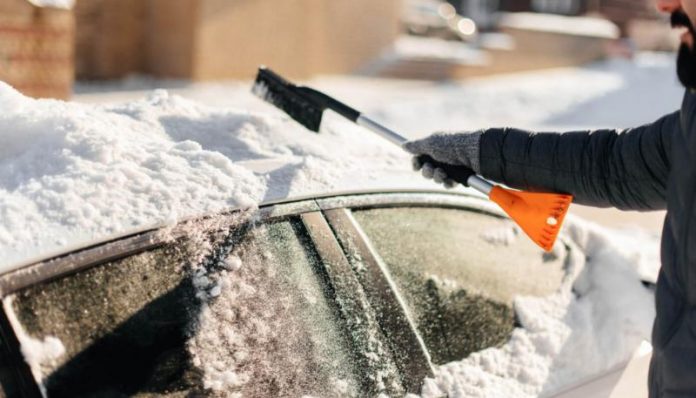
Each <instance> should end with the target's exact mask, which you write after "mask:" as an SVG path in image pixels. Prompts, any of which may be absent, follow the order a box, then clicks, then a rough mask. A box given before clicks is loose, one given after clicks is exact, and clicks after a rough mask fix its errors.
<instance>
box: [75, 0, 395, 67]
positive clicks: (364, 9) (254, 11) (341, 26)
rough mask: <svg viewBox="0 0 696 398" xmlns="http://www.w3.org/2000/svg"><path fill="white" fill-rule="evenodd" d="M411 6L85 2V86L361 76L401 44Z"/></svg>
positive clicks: (386, 1)
mask: <svg viewBox="0 0 696 398" xmlns="http://www.w3.org/2000/svg"><path fill="white" fill-rule="evenodd" d="M400 6H401V0H380V1H378V2H375V1H373V0H282V1H279V0H234V1H230V0H78V3H77V16H78V41H77V42H78V54H77V58H78V65H79V67H78V76H79V77H85V78H119V77H123V76H125V75H127V74H129V73H147V74H152V75H155V76H160V77H174V78H187V79H194V80H210V79H230V78H250V77H252V76H253V75H254V74H255V71H256V68H257V66H258V65H259V64H266V65H268V66H269V67H274V68H277V69H278V70H280V71H282V72H283V73H285V74H287V75H288V76H290V77H308V76H310V75H313V74H316V73H345V72H351V71H354V70H356V69H357V68H359V67H360V66H362V65H364V64H366V63H367V62H368V61H369V60H370V59H371V58H372V57H374V56H376V55H378V54H379V53H380V52H381V51H382V50H383V49H384V48H385V47H387V46H389V45H390V44H391V43H392V42H393V41H394V40H395V38H396V36H397V35H398V29H399V24H398V20H399V13H400V11H401V8H400Z"/></svg>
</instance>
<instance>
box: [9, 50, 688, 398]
mask: <svg viewBox="0 0 696 398" xmlns="http://www.w3.org/2000/svg"><path fill="white" fill-rule="evenodd" d="M280 72H282V71H280ZM311 84H312V85H315V86H317V87H318V88H320V89H325V90H326V91H328V92H330V93H332V94H335V95H336V96H337V97H339V98H342V99H345V100H346V101H347V102H349V103H351V104H354V105H355V106H356V107H358V108H360V109H363V110H365V111H367V113H369V114H370V115H372V116H374V117H375V118H376V119H378V120H382V121H384V122H385V123H386V124H387V125H389V126H392V127H394V128H395V129H397V130H399V131H401V132H403V133H404V134H406V135H409V136H411V137H418V136H423V135H426V134H428V133H430V132H432V131H436V130H470V129H476V128H481V127H486V126H504V125H514V126H517V127H523V128H530V129H535V130H571V129H577V128H593V127H629V126H634V125H637V124H641V123H645V122H650V121H652V120H654V119H656V118H658V117H659V116H661V115H662V114H664V113H667V112H671V111H673V110H674V109H677V108H678V106H679V102H680V98H681V93H682V90H681V89H680V88H679V86H678V84H677V82H676V79H675V77H674V63H673V61H672V56H671V55H655V54H645V55H641V56H639V57H638V58H637V59H636V60H635V61H623V60H616V61H608V62H603V63H599V64H596V65H592V66H590V67H586V68H569V69H559V70H554V71H545V72H533V73H525V74H519V75H510V76H501V77H495V78H489V79H477V80H473V81H469V82H458V83H427V82H404V81H388V80H379V79H369V78H340V77H333V78H332V77H324V78H319V79H316V80H314V81H312V82H311ZM160 85H164V86H168V87H169V88H170V93H167V92H164V91H156V92H148V91H147V90H143V89H144V88H148V87H152V88H154V87H156V86H160ZM249 86H250V83H248V82H245V83H239V82H230V83H215V84H195V85H189V84H186V83H182V82H157V81H152V80H147V79H142V78H135V79H131V80H128V81H126V82H125V83H123V82H121V83H118V84H116V85H113V84H111V85H109V84H107V85H80V86H78V95H76V100H77V101H78V102H77V103H63V102H60V101H47V100H43V101H35V100H31V99H28V98H25V97H22V96H21V95H19V94H18V93H16V92H14V91H13V90H11V89H10V88H8V87H7V86H0V106H2V109H3V114H2V115H0V132H1V133H0V163H1V164H0V219H1V220H2V223H0V252H2V253H3V254H4V255H3V256H2V257H3V258H2V260H0V261H2V264H0V267H4V269H5V270H6V269H8V267H10V266H12V265H11V264H15V265H16V264H19V263H21V262H22V261H25V262H26V261H27V258H30V257H34V258H36V257H41V256H45V255H46V254H48V253H49V252H51V251H61V250H65V249H66V248H68V247H71V246H72V247H74V246H79V245H84V244H86V243H87V242H90V241H94V240H100V239H104V238H106V237H108V236H112V235H114V234H119V233H124V232H127V231H131V230H134V229H142V228H144V227H148V226H153V225H161V224H167V223H172V222H173V221H174V220H176V219H180V218H182V217H188V216H193V215H196V214H200V213H205V212H211V211H216V210H220V209H223V208H228V207H253V206H254V205H255V204H257V203H259V202H260V201H264V200H272V199H275V198H281V197H285V196H294V195H301V194H306V193H312V192H314V193H316V192H318V191H326V190H330V189H342V188H366V187H368V186H370V185H372V186H377V185H381V184H387V185H388V183H387V182H385V181H384V180H381V179H380V175H383V173H382V172H381V171H382V170H389V172H390V173H392V174H390V175H398V176H404V179H405V180H404V181H408V183H409V184H411V185H412V186H413V184H416V182H415V181H416V180H417V181H421V179H419V178H418V177H417V176H416V175H415V174H414V173H410V172H409V170H408V157H407V156H406V155H405V154H403V153H401V152H400V151H399V149H398V148H395V147H393V146H390V145H389V144H385V143H383V142H382V141H381V139H379V138H377V137H375V136H373V135H372V134H370V133H366V132H365V131H363V130H361V129H359V128H357V127H355V126H353V125H351V124H349V123H346V122H343V121H340V120H337V119H336V118H331V117H330V118H329V120H328V121H327V126H326V128H325V129H324V131H323V132H322V133H321V134H319V135H316V134H314V133H310V132H307V131H305V130H303V129H302V128H300V127H299V126H297V125H296V124H294V123H292V122H290V121H288V119H287V118H285V117H284V116H282V115H281V114H280V113H279V112H278V111H276V110H275V109H273V108H272V107H270V106H268V105H266V104H264V103H263V102H262V101H260V100H258V99H256V98H254V97H252V96H251V94H249V92H248V90H249ZM172 94H177V95H172ZM192 100H193V101H199V102H203V103H205V104H207V105H201V104H199V103H197V102H193V101H192ZM127 101H129V102H127ZM79 102H83V103H79ZM84 102H91V103H92V104H84ZM95 103H98V104H95ZM239 109H243V110H239ZM254 162H258V164H257V166H258V165H259V164H265V165H266V166H267V165H268V163H269V162H271V163H273V162H276V163H277V164H278V165H279V166H278V167H271V168H270V169H267V170H263V171H259V168H257V167H254ZM254 170H256V171H254ZM406 176H410V177H406ZM424 184H425V183H424ZM424 186H430V185H427V184H425V185H424ZM565 230H566V233H567V234H568V235H569V236H571V237H572V240H573V241H574V242H575V244H576V245H578V246H579V247H581V248H582V249H583V250H584V254H585V255H587V257H588V258H589V261H588V262H587V264H586V265H585V268H584V269H583V270H582V272H581V273H580V275H579V277H578V278H577V279H569V280H568V281H567V284H566V285H565V287H564V289H562V290H561V291H559V292H558V294H556V295H554V296H551V297H549V298H545V299H530V298H524V297H520V298H519V299H518V300H517V301H516V303H515V305H516V310H517V311H518V314H519V316H520V321H521V323H522V325H523V326H524V328H521V329H518V330H516V331H515V333H514V335H513V337H512V339H511V340H510V342H509V343H507V344H506V345H504V346H502V347H499V348H492V349H489V350H485V351H483V352H480V353H477V354H474V355H472V356H470V357H468V358H466V359H464V360H462V361H458V362H455V363H452V364H448V365H445V366H442V367H440V368H439V369H438V372H437V375H436V377H435V378H434V379H432V380H429V381H428V382H427V384H426V387H425V388H424V390H423V395H424V396H434V395H437V394H439V393H448V394H450V396H453V397H457V396H525V395H537V394H539V393H542V394H547V393H550V392H553V391H555V389H557V388H558V387H559V386H562V385H564V384H565V383H568V382H571V381H573V380H576V379H577V378H578V377H582V376H584V375H588V374H589V373H591V372H594V371H598V370H600V369H606V368H608V367H610V366H612V365H614V364H617V363H620V362H621V361H623V360H625V359H627V358H628V356H629V355H630V353H631V351H632V350H633V348H635V347H636V346H637V345H638V342H639V341H640V340H641V339H646V338H648V336H649V329H650V323H651V322H652V318H653V316H654V313H653V312H652V311H653V304H652V295H651V293H650V292H649V291H647V290H646V289H645V288H644V287H643V285H642V284H641V282H640V278H639V275H641V274H642V273H645V272H647V273H650V272H653V273H654V270H655V269H656V263H657V258H656V257H657V256H656V250H654V249H653V248H656V247H657V243H656V240H655V239H656V238H655V236H652V235H639V234H632V233H630V232H623V233H622V234H620V235H617V233H616V231H608V230H602V229H600V228H599V227H596V226H592V225H588V224H586V223H584V222H582V221H578V220H573V218H572V217H571V218H569V220H568V221H567V227H566V228H565ZM617 236H619V237H620V239H617ZM646 247H647V248H649V249H648V250H647V251H646V249H645V248H646ZM646 270H647V271H646Z"/></svg>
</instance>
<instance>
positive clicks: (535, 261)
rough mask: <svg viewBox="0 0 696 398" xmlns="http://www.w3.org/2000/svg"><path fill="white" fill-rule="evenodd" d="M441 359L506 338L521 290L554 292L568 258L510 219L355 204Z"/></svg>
mask: <svg viewBox="0 0 696 398" xmlns="http://www.w3.org/2000/svg"><path fill="white" fill-rule="evenodd" d="M353 217H354V218H355V220H356V221H357V223H358V224H359V225H360V227H361V228H362V230H363V231H364V233H365V235H366V237H367V239H368V240H369V241H370V243H371V245H372V247H373V248H374V249H375V251H376V253H377V255H378V256H379V257H380V258H381V259H382V261H383V263H384V264H385V266H386V268H387V270H388V272H389V273H390V275H391V278H392V280H393V281H394V283H395V285H396V288H397V289H398V291H399V294H400V295H401V297H402V299H403V300H404V302H405V304H406V306H407V309H408V311H409V313H410V315H411V318H412V319H413V321H414V322H415V324H416V328H417V329H418V332H419V333H420V335H421V337H422V338H423V340H424V343H425V345H426V347H427V349H428V351H429V353H430V355H431V359H432V361H433V363H435V364H444V363H447V362H450V361H454V360H459V359H462V358H464V357H466V356H467V355H469V354H470V353H472V352H475V351H479V350H481V349H484V348H487V347H492V346H497V345H500V344H502V343H504V342H505V341H506V340H507V339H508V338H509V335H510V333H511V332H512V330H513V328H514V327H515V325H516V322H515V315H514V312H513V309H512V300H513V298H514V297H515V296H516V295H546V294H551V293H553V292H554V291H555V290H556V289H557V288H558V287H559V286H560V283H561V279H562V278H563V272H564V271H563V266H564V265H563V260H562V258H560V257H559V256H553V255H545V254H544V253H543V251H542V250H541V249H539V248H537V247H536V246H535V245H534V244H533V243H531V242H529V241H528V240H527V239H526V238H525V237H524V236H520V234H521V233H520V232H517V231H516V229H515V227H514V225H512V224H511V223H510V221H508V220H505V219H501V218H499V217H494V216H491V215H488V214H483V213H480V212H475V211H467V210H463V209H452V208H426V207H395V208H372V209H354V210H353Z"/></svg>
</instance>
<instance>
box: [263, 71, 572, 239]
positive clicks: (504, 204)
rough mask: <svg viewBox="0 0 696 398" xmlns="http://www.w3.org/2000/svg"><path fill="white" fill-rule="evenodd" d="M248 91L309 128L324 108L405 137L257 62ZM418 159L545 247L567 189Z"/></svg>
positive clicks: (563, 209)
mask: <svg viewBox="0 0 696 398" xmlns="http://www.w3.org/2000/svg"><path fill="white" fill-rule="evenodd" d="M252 92H253V93H254V94H256V95H257V96H259V97H261V98H262V99H263V100H265V101H267V102H269V103H271V104H272V105H274V106H275V107H277V108H279V109H280V110H282V111H284V112H285V113H287V114H288V115H289V116H290V117H291V118H293V119H294V120H296V121H297V122H298V123H300V124H301V125H303V126H304V127H306V128H307V129H309V130H312V131H314V132H319V126H320V125H321V119H322V115H323V113H324V111H325V110H327V109H330V110H332V111H334V112H336V113H338V114H339V115H341V116H343V117H345V118H347V119H348V120H350V121H352V122H355V123H357V124H358V125H360V126H363V127H365V128H367V129H369V130H372V131H373V132H375V133H377V134H379V135H380V136H382V137H383V138H385V139H386V140H388V141H391V142H392V143H394V144H396V145H399V146H402V144H403V143H404V142H406V141H407V139H406V138H404V137H403V136H401V135H399V134H397V133H396V132H394V131H392V130H390V129H388V128H386V127H384V126H382V125H380V124H379V123H377V122H375V121H374V120H372V119H370V118H368V117H367V116H365V115H363V114H361V113H360V112H358V111H357V110H355V109H353V108H351V107H350V106H348V105H346V104H344V103H342V102H340V101H338V100H336V99H334V98H331V97H329V96H328V95H326V94H324V93H322V92H320V91H317V90H314V89H312V88H309V87H306V86H297V85H295V84H293V83H291V82H289V81H287V80H286V79H284V78H283V77H281V76H280V75H278V74H277V73H275V72H273V71H272V70H270V69H268V68H266V67H264V66H261V67H260V68H259V71H258V75H257V76H256V81H255V83H254V86H253V88H252ZM419 160H420V161H421V163H425V162H427V163H430V164H431V165H433V166H434V167H439V168H441V169H443V170H444V171H445V173H447V176H448V177H449V178H450V179H452V180H454V181H456V182H458V183H460V184H462V185H464V186H467V187H472V188H474V189H476V190H477V191H479V192H481V193H483V194H484V195H486V196H487V197H488V198H489V199H490V200H491V201H493V202H495V203H497V204H498V205H499V206H500V207H501V208H502V209H503V210H504V211H505V213H507V215H508V216H510V218H511V219H512V220H513V221H515V222H516V223H517V225H519V227H520V228H521V229H522V230H523V231H524V232H525V233H526V234H527V235H528V236H529V237H530V238H531V239H532V241H534V243H536V244H537V245H539V246H540V247H541V248H542V249H544V250H546V251H551V248H552V247H553V244H554V242H555V241H556V237H557V236H558V232H559V230H560V228H561V224H562V223H563V219H564V218H565V215H566V213H567V212H568V207H569V206H570V202H571V201H572V200H573V197H572V196H571V195H565V194H557V193H538V192H522V191H516V190H512V189H507V188H503V187H501V186H498V185H493V184H491V183H490V182H488V181H486V180H484V179H483V178H481V177H479V176H477V175H476V174H474V173H473V172H471V171H466V170H465V169H464V168H460V167H456V166H452V165H449V164H445V163H440V162H438V161H436V160H434V159H433V158H431V157H430V156H427V155H421V156H419Z"/></svg>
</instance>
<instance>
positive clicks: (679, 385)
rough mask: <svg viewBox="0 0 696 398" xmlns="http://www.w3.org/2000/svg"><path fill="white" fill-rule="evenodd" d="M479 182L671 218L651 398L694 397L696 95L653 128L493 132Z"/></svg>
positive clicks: (485, 139)
mask: <svg viewBox="0 0 696 398" xmlns="http://www.w3.org/2000/svg"><path fill="white" fill-rule="evenodd" d="M480 151H481V152H480V155H481V158H480V162H481V174H482V175H483V176H484V177H486V178H489V179H491V180H495V181H499V182H503V183H505V184H507V185H509V186H512V187H515V188H520V189H525V190H543V191H549V190H550V191H554V192H566V193H570V194H573V195H574V196H575V202H577V203H581V204H587V205H592V206H599V207H610V206H613V207H617V208H619V209H625V210H628V209H631V210H657V209H665V208H666V209H667V216H666V218H665V223H664V227H663V232H662V246H661V261H662V268H661V270H660V274H659V277H658V281H657V289H656V292H655V300H656V308H657V316H656V319H655V324H654V326H653V335H652V344H653V357H652V362H651V364H650V376H649V381H648V383H649V391H650V397H652V398H656V397H687V396H688V397H696V93H691V92H687V93H686V94H685V95H684V100H683V102H682V107H681V110H680V111H678V112H675V113H672V114H669V115H666V116H664V117H662V118H660V119H659V120H657V121H656V122H654V123H652V124H648V125H645V126H641V127H638V128H633V129H627V130H623V131H617V130H597V131H578V132H568V133H563V134H558V133H531V132H526V131H522V130H516V129H509V128H506V129H489V130H485V131H484V132H483V134H482V136H481V147H480Z"/></svg>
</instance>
